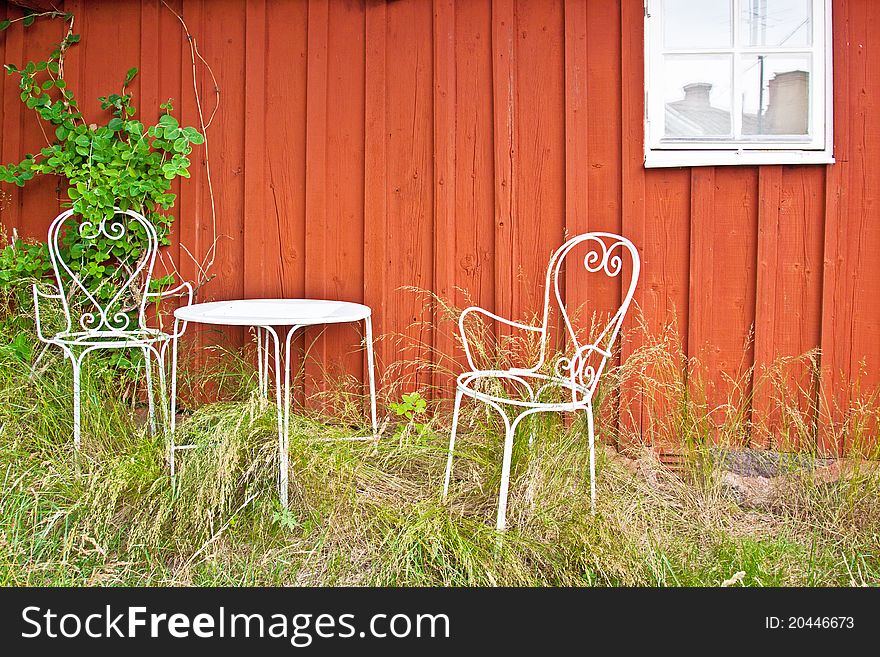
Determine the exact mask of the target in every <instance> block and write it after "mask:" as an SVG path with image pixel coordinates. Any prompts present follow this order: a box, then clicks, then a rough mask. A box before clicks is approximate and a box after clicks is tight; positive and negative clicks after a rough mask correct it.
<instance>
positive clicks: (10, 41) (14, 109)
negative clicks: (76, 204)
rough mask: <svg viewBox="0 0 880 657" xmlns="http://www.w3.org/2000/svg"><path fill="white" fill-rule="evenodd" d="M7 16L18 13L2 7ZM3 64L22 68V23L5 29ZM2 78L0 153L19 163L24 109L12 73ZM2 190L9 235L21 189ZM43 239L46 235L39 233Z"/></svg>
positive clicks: (17, 222)
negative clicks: (5, 194) (0, 145)
mask: <svg viewBox="0 0 880 657" xmlns="http://www.w3.org/2000/svg"><path fill="white" fill-rule="evenodd" d="M5 11H6V15H7V17H13V18H15V17H18V16H20V15H21V12H19V11H18V10H17V9H13V8H12V7H11V6H10V5H7V6H6V7H5ZM3 55H4V57H5V59H4V62H5V63H14V64H16V65H17V66H19V67H21V66H22V65H23V64H25V63H26V62H24V61H23V60H24V34H23V31H22V25H21V23H16V24H15V26H14V27H10V28H8V29H7V30H6V31H5V32H4V50H3ZM4 78H5V79H3V88H4V94H3V121H2V128H3V129H2V135H0V139H2V148H0V153H2V156H3V162H5V163H8V162H20V161H21V158H22V155H24V151H23V150H22V121H23V116H22V114H23V110H22V103H21V100H20V97H19V93H20V91H19V90H18V88H17V87H16V86H15V85H14V84H11V82H12V80H14V79H15V78H13V77H12V76H9V77H7V76H5V75H4ZM3 189H4V191H5V192H6V193H7V194H8V195H9V200H8V202H7V204H6V208H5V209H4V210H3V225H4V227H5V228H6V230H7V231H8V232H9V233H10V235H9V237H11V236H12V232H13V230H15V231H17V230H18V229H19V228H20V227H21V197H22V190H21V188H20V187H18V186H17V185H4V186H3ZM42 237H43V239H45V235H43V236H42ZM4 246H5V245H4Z"/></svg>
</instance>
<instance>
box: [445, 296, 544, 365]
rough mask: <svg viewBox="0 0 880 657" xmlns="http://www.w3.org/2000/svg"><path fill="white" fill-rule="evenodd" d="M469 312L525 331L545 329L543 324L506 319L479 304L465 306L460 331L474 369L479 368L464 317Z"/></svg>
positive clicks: (459, 322)
mask: <svg viewBox="0 0 880 657" xmlns="http://www.w3.org/2000/svg"><path fill="white" fill-rule="evenodd" d="M468 313H480V314H481V315H485V316H486V317H489V318H490V319H494V320H496V321H499V322H501V323H502V324H507V325H508V326H512V327H514V328H518V329H522V330H524V331H532V332H534V333H542V332H543V331H544V327H543V326H530V325H528V324H520V323H519V322H513V321H511V320H509V319H505V318H504V317H500V316H498V315H496V314H495V313H491V312H489V311H488V310H484V309H483V308H480V307H479V306H471V307H469V308H465V309H464V310H462V311H461V315H460V316H459V318H458V332H459V333H460V334H461V344H462V346H463V347H464V355H465V356H466V357H467V361H468V365H470V367H471V369H472V370H476V369H479V368H477V366H476V364H475V363H474V359H473V357H472V356H471V348H470V344H468V339H467V334H466V332H465V330H464V318H465V317H467V315H468Z"/></svg>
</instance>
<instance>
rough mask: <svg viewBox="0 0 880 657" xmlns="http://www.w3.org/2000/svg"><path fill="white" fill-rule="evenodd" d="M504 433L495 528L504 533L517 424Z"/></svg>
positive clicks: (508, 427) (507, 427)
mask: <svg viewBox="0 0 880 657" xmlns="http://www.w3.org/2000/svg"><path fill="white" fill-rule="evenodd" d="M505 429H506V431H505V433H504V460H503V461H502V463H501V491H500V492H499V494H498V521H497V522H496V523H495V528H496V529H497V530H498V531H500V532H503V531H504V529H505V526H506V523H507V492H508V488H509V486H510V459H511V456H512V454H513V434H514V433H515V432H516V424H514V425H513V426H506V427H505Z"/></svg>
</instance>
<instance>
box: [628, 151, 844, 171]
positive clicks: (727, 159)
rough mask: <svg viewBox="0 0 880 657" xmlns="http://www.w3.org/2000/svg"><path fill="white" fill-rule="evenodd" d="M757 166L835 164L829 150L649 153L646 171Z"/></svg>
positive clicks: (646, 158) (646, 156)
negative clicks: (741, 165)
mask: <svg viewBox="0 0 880 657" xmlns="http://www.w3.org/2000/svg"><path fill="white" fill-rule="evenodd" d="M736 164H744V165H756V164H834V156H833V155H832V154H831V153H830V152H829V151H781V150H772V151H770V150H766V151H759V150H717V151H712V150H692V151H686V150H649V151H648V152H647V153H645V168H646V169H654V168H660V167H699V166H727V165H736Z"/></svg>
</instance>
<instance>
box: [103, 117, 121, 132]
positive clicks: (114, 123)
mask: <svg viewBox="0 0 880 657" xmlns="http://www.w3.org/2000/svg"><path fill="white" fill-rule="evenodd" d="M124 125H125V122H124V121H123V120H122V119H110V123H108V124H107V127H108V128H110V129H111V130H113V131H114V132H116V131H117V130H122V127H123V126H124Z"/></svg>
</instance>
